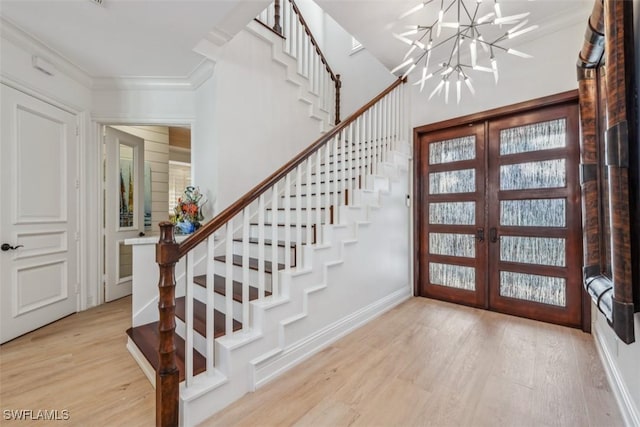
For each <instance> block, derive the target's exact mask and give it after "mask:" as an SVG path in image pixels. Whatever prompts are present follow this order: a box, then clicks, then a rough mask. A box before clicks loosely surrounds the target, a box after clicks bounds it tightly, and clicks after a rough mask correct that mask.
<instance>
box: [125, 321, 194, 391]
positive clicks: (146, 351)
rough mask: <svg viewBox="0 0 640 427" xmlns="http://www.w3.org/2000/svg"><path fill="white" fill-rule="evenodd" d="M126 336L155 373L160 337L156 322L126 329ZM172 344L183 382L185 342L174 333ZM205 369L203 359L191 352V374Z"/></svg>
mask: <svg viewBox="0 0 640 427" xmlns="http://www.w3.org/2000/svg"><path fill="white" fill-rule="evenodd" d="M127 335H129V338H131V340H132V341H133V342H134V343H135V344H136V346H137V347H138V349H140V352H141V353H142V354H143V355H144V357H145V358H146V359H147V360H148V361H149V364H151V366H152V367H153V369H154V370H156V371H157V369H158V365H159V360H158V347H159V342H160V337H159V333H158V322H152V323H147V324H146V325H141V326H136V327H133V328H129V329H127ZM174 342H175V346H176V366H177V368H178V371H179V372H180V375H179V376H180V381H184V377H185V368H184V352H185V351H184V348H185V342H184V340H183V339H182V337H181V336H180V335H178V334H177V333H174ZM205 369H206V359H205V357H204V356H203V355H202V354H200V353H198V352H197V351H196V350H195V349H194V350H193V374H194V375H197V374H199V373H202V372H204V371H205Z"/></svg>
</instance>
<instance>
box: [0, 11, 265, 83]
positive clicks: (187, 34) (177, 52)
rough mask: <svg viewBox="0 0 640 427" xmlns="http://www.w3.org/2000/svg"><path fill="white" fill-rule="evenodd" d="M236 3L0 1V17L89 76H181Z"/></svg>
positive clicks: (194, 63)
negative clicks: (203, 41) (202, 41)
mask: <svg viewBox="0 0 640 427" xmlns="http://www.w3.org/2000/svg"><path fill="white" fill-rule="evenodd" d="M241 2H242V3H249V2H250V1H247V0H243V1H241V0H215V1H211V0H209V1H205V0H161V1H150V0H104V1H103V4H102V5H97V4H96V3H94V2H93V1H91V0H0V15H1V16H2V17H3V18H4V19H7V20H8V21H10V22H12V23H13V24H15V25H16V26H18V27H19V28H21V29H22V30H24V31H26V32H27V33H29V34H30V35H31V36H33V37H35V38H36V39H39V40H40V41H41V42H43V43H44V44H45V45H47V46H48V47H50V48H52V49H53V50H55V51H56V52H57V53H59V54H60V55H62V56H63V57H65V58H66V59H67V60H69V61H71V62H72V63H73V64H75V65H76V66H78V67H79V68H81V69H82V70H83V71H85V72H86V73H87V74H89V75H90V76H91V77H124V76H128V77H133V76H136V77H148V76H154V77H186V76H188V75H189V74H190V73H192V72H193V71H194V69H195V68H196V67H197V66H198V65H199V64H200V62H202V59H203V58H202V56H200V55H198V54H196V53H195V52H193V50H192V49H193V48H194V46H195V45H196V43H197V42H199V41H200V40H201V39H202V38H204V37H205V36H206V35H207V34H208V33H209V31H211V30H212V29H213V28H214V27H215V26H216V24H217V23H219V22H221V21H222V20H224V19H226V18H227V17H228V15H229V13H230V12H231V11H232V10H233V9H234V8H236V7H237V6H238V4H239V3H241ZM253 3H256V4H258V9H257V10H258V11H260V10H261V7H260V3H263V4H264V0H262V1H254V2H253ZM262 7H264V6H262ZM251 13H253V15H251V14H249V15H248V17H246V18H245V19H246V21H245V22H244V24H245V25H246V23H247V22H249V20H251V19H252V18H253V17H254V16H256V15H257V12H251Z"/></svg>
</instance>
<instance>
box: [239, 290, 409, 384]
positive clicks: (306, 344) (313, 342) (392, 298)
mask: <svg viewBox="0 0 640 427" xmlns="http://www.w3.org/2000/svg"><path fill="white" fill-rule="evenodd" d="M410 297H411V292H410V290H409V289H408V287H403V288H402V289H400V290H398V291H396V292H394V293H392V294H390V295H388V296H386V297H384V298H382V299H380V300H378V301H376V302H374V303H372V304H370V305H368V306H366V307H364V308H362V309H360V310H358V311H356V312H355V313H352V314H351V315H349V316H346V317H344V318H342V319H340V320H338V321H337V322H334V323H333V324H331V325H329V326H327V327H325V328H323V329H321V330H319V331H317V332H315V333H313V334H311V335H309V336H308V337H307V338H305V339H304V340H301V341H299V342H298V343H296V344H294V345H293V346H291V347H289V348H287V349H285V350H282V351H280V352H272V353H270V354H269V356H267V357H264V358H257V359H255V360H254V361H252V362H251V364H252V365H253V387H254V389H257V388H260V387H262V386H263V385H265V384H267V383H268V382H270V381H272V380H274V379H275V378H276V377H278V376H279V375H281V374H282V373H284V372H285V371H287V370H289V369H291V368H293V367H294V366H296V365H297V364H299V363H301V362H303V361H304V360H306V359H308V358H309V357H311V356H313V355H314V354H316V353H318V352H319V351H321V350H323V349H324V348H326V347H327V346H329V345H330V344H331V343H333V342H335V341H337V340H338V339H340V338H342V337H343V336H345V335H347V334H348V333H349V332H351V331H353V330H355V329H357V328H359V327H360V326H362V325H364V324H365V323H367V322H369V321H370V320H371V319H373V318H375V317H378V316H380V315H381V314H383V313H385V312H386V311H388V310H391V309H392V308H393V307H395V306H397V305H398V304H400V303H402V302H403V301H405V300H407V299H409V298H410Z"/></svg>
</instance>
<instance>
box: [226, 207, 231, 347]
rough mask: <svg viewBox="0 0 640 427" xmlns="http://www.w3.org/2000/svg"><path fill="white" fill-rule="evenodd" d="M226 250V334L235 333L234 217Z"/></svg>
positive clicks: (228, 223)
mask: <svg viewBox="0 0 640 427" xmlns="http://www.w3.org/2000/svg"><path fill="white" fill-rule="evenodd" d="M226 239H227V240H226V241H225V243H226V251H225V258H226V263H225V267H226V270H225V274H224V276H225V293H226V295H225V298H224V301H225V307H224V315H225V328H224V332H225V334H226V335H231V334H232V333H233V218H231V219H230V220H229V222H227V237H226Z"/></svg>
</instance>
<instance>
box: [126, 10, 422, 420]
mask: <svg viewBox="0 0 640 427" xmlns="http://www.w3.org/2000/svg"><path fill="white" fill-rule="evenodd" d="M286 4H287V5H288V7H289V8H290V9H291V10H290V12H289V15H290V16H293V15H291V14H292V13H293V7H295V3H293V2H289V1H288V2H287V3H286ZM284 22H285V23H287V22H288V24H287V25H288V26H289V27H291V26H292V25H293V24H292V23H291V21H287V20H286V19H285V20H284ZM296 43H297V42H296ZM296 43H293V44H292V42H287V43H286V45H293V46H297V45H300V46H301V44H300V43H298V44H296ZM296 49H298V48H296ZM302 57H306V54H303V55H302ZM312 62H313V61H312ZM320 63H322V61H320ZM320 68H322V67H320ZM318 75H319V74H318ZM318 81H320V80H318ZM403 83H404V82H403V81H402V80H397V81H396V82H394V83H393V84H392V85H391V86H390V87H389V88H387V89H386V90H384V91H383V92H382V93H381V94H380V95H378V96H377V97H376V98H374V99H373V100H372V101H370V102H369V103H368V104H367V105H365V106H363V107H362V108H361V109H360V110H359V111H357V112H356V113H355V114H353V115H352V116H350V117H348V118H346V119H345V120H344V121H342V122H341V123H340V124H339V125H338V126H336V127H335V128H333V129H332V130H330V131H328V132H327V133H326V134H325V135H324V136H322V137H321V138H320V139H318V140H317V141H315V142H314V143H313V144H311V145H310V146H309V147H307V148H306V149H305V150H303V151H302V152H301V153H300V154H298V155H297V156H296V157H295V158H293V159H291V160H290V161H289V162H288V163H287V164H285V165H283V166H282V167H281V168H279V169H278V170H277V171H276V172H274V173H273V174H272V175H271V176H269V177H268V178H267V179H265V180H264V181H263V182H262V183H260V184H259V185H258V186H256V187H255V188H254V189H253V190H251V191H250V192H248V193H247V194H245V195H244V196H242V197H240V198H239V199H238V201H237V202H236V203H234V204H232V205H231V206H230V207H228V208H227V209H225V210H224V211H223V212H221V213H220V214H219V215H218V216H216V217H215V218H214V219H212V220H211V221H210V222H208V223H206V224H204V225H203V226H202V227H201V228H200V229H199V230H198V231H197V232H195V233H194V234H193V235H191V236H189V237H187V238H186V239H184V238H180V239H178V240H180V242H179V243H178V242H176V237H175V236H174V232H173V225H172V224H171V223H162V224H161V236H160V239H159V243H158V244H157V245H156V248H155V260H156V261H157V263H158V265H159V269H158V267H155V266H153V265H151V264H150V262H149V261H150V260H151V259H153V254H152V253H150V252H149V251H150V250H151V248H150V246H147V248H146V249H145V250H146V251H147V253H146V254H144V256H142V257H141V258H140V256H139V255H136V248H134V278H133V283H134V296H133V300H134V318H133V325H134V326H133V327H132V328H130V329H129V330H128V331H127V334H128V337H129V340H128V344H127V347H128V349H129V350H130V352H131V353H132V355H133V356H134V358H135V359H136V360H137V361H138V363H139V364H140V366H141V368H142V369H143V371H144V372H145V373H146V374H147V376H148V378H149V380H150V381H151V382H152V383H154V385H155V387H156V395H157V397H156V422H157V424H158V425H177V424H180V425H188V426H191V425H195V424H197V423H199V422H201V421H203V420H204V419H206V418H208V417H210V416H211V415H213V414H215V413H216V412H217V411H219V410H220V409H222V408H224V407H225V406H227V405H228V404H230V403H232V402H233V401H234V400H236V399H238V398H240V397H241V396H243V395H244V394H245V393H247V392H250V391H253V390H255V389H256V388H258V387H260V386H262V385H264V384H265V383H267V382H269V381H270V380H272V379H273V378H275V377H276V376H278V375H280V374H282V373H283V372H285V371H286V370H288V369H290V368H291V367H293V366H295V365H296V364H298V363H300V362H301V361H302V360H304V359H305V358H307V357H309V356H311V355H313V354H315V353H316V352H318V351H320V350H321V349H322V348H324V347H326V346H327V345H329V344H330V343H331V342H333V341H335V340H336V339H338V338H340V337H341V336H343V335H345V334H346V333H348V332H349V331H351V330H353V329H355V328H357V327H359V326H360V325H362V324H364V323H366V322H367V321H369V320H370V319H371V318H373V317H375V316H378V315H380V314H381V313H383V312H384V311H386V310H389V309H390V308H392V307H393V306H395V305H396V304H398V303H400V302H402V301H403V300H405V299H406V298H409V297H410V296H411V294H412V286H411V279H410V273H409V265H408V264H409V263H408V260H409V259H410V255H409V241H410V240H409V229H408V224H409V209H408V208H407V205H406V200H407V195H408V192H409V178H408V173H407V172H408V164H409V160H410V146H409V145H408V143H407V140H408V137H407V135H408V125H407V123H406V117H407V114H406V113H405V98H404V94H403ZM317 87H322V86H317ZM325 87H326V85H325ZM337 87H339V86H337ZM325 104H326V103H325ZM336 113H337V111H336ZM336 118H337V116H336ZM137 256H138V257H139V258H138V259H144V260H146V263H144V265H145V268H146V269H145V270H144V271H141V270H140V269H138V270H136V262H137V261H136V257H137ZM138 265H139V264H138ZM158 270H159V273H158ZM154 289H156V291H155V292H154ZM158 290H159V293H158ZM154 294H155V295H154ZM140 300H142V302H140Z"/></svg>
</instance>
